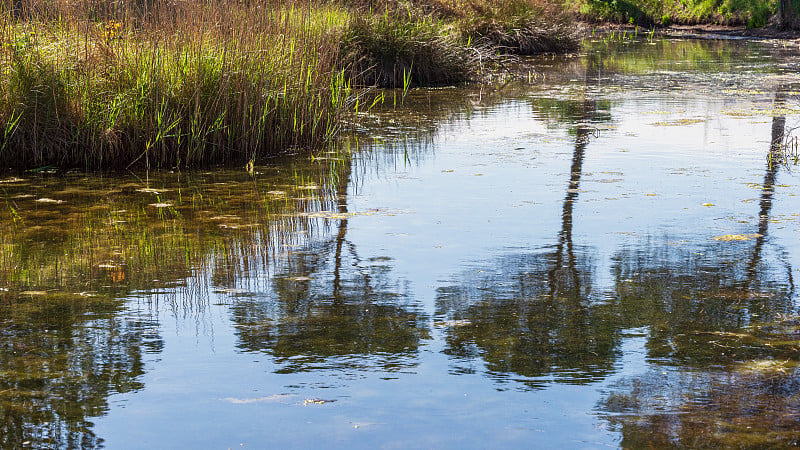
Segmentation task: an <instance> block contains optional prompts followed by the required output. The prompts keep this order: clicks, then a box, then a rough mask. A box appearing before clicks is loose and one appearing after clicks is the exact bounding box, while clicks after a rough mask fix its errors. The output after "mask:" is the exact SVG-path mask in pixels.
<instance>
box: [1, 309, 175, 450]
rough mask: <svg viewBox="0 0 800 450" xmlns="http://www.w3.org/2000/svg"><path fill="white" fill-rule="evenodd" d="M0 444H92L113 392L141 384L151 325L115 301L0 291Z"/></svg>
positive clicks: (154, 342) (152, 339) (151, 345)
mask: <svg viewBox="0 0 800 450" xmlns="http://www.w3.org/2000/svg"><path fill="white" fill-rule="evenodd" d="M0 294H2V295H0V316H2V317H3V320H2V321H0V367H1V368H2V370H1V371H0V447H2V448H23V447H25V448H91V447H96V446H98V445H99V444H100V443H101V442H102V439H100V438H99V437H97V436H96V435H95V434H94V432H93V431H92V422H91V418H92V417H97V416H100V415H102V414H103V413H105V411H106V410H107V409H108V404H107V401H108V397H109V395H111V394H112V393H119V392H129V391H132V390H136V389H141V388H142V384H141V383H140V382H139V381H138V377H139V376H140V375H142V373H143V372H144V364H143V360H142V357H143V353H146V352H157V351H159V350H160V347H161V339H160V337H159V336H158V334H157V325H156V324H155V323H154V322H153V321H152V320H150V319H148V318H147V316H146V315H144V316H138V315H135V316H131V317H123V316H120V315H119V312H120V311H119V309H120V302H118V301H113V300H106V299H102V298H97V297H94V298H87V297H81V296H78V295H72V296H69V295H62V296H53V295H50V296H47V297H45V296H43V295H39V294H10V293H0Z"/></svg>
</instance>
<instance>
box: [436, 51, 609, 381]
mask: <svg viewBox="0 0 800 450" xmlns="http://www.w3.org/2000/svg"><path fill="white" fill-rule="evenodd" d="M601 71H602V64H601V61H600V59H599V58H597V57H590V58H589V59H588V64H587V66H586V72H585V77H586V84H587V91H588V92H587V94H586V95H585V97H584V98H583V99H578V100H574V101H573V102H572V103H570V104H568V105H564V106H563V107H562V108H560V110H561V111H566V112H568V113H569V114H561V119H562V120H563V119H566V120H568V121H569V123H571V124H572V131H573V132H574V136H575V137H574V139H575V141H574V142H575V144H574V148H573V153H572V159H571V161H570V170H569V180H568V184H567V189H566V193H565V196H564V200H563V203H562V209H561V230H560V231H559V233H558V239H557V242H556V244H555V245H553V246H552V247H549V248H547V249H545V250H544V251H540V252H533V253H531V254H520V255H511V256H508V257H505V258H502V259H501V260H500V261H499V262H497V263H496V264H495V265H494V266H493V267H491V268H488V269H486V270H482V271H481V272H482V273H483V275H478V276H469V278H468V280H467V281H466V283H465V284H464V285H460V286H451V287H447V288H441V289H440V291H439V295H438V298H437V315H438V316H442V317H447V318H448V319H450V320H449V321H445V322H443V325H444V326H446V327H447V329H446V331H445V336H446V337H445V339H446V341H447V349H446V350H445V352H446V353H447V354H450V355H452V356H454V357H456V358H458V359H459V360H461V361H462V362H464V363H466V362H468V361H469V360H471V359H473V358H475V357H478V356H479V357H481V358H482V359H483V360H484V361H485V362H486V364H487V369H488V370H489V372H490V373H492V374H493V375H494V376H496V377H498V378H505V377H509V376H514V375H513V374H516V375H520V376H523V377H528V378H538V377H541V376H544V375H549V374H555V375H556V377H557V378H558V379H561V380H565V381H569V382H576V383H580V382H586V381H590V380H594V379H598V378H601V377H603V376H605V375H606V374H608V373H609V371H611V370H612V369H613V363H614V360H615V357H616V352H617V351H616V346H617V339H618V338H617V336H616V333H615V320H613V317H612V316H611V314H612V313H613V309H611V308H609V307H608V306H607V305H605V304H603V303H600V302H593V301H592V299H591V296H592V292H591V278H592V274H593V272H594V262H593V260H592V258H591V251H590V249H587V248H583V247H580V246H575V245H574V242H573V235H572V228H573V210H574V206H575V203H576V201H577V199H578V195H579V193H580V181H581V175H582V172H583V161H584V158H585V153H586V148H587V145H588V144H589V142H590V139H591V138H592V136H593V135H594V134H595V133H596V132H597V131H596V130H597V128H596V124H597V122H598V121H600V120H607V119H608V115H607V114H605V113H604V112H603V111H602V110H600V109H599V108H598V103H597V102H596V101H595V100H594V98H593V97H592V93H591V90H592V89H593V87H594V86H595V85H597V84H598V82H599V79H600V74H601ZM481 269H483V268H481ZM464 366H467V364H464ZM458 370H465V369H463V368H461V369H458ZM466 370H471V369H466ZM526 382H527V383H528V384H529V385H532V386H536V385H537V383H538V381H536V380H530V379H529V380H526Z"/></svg>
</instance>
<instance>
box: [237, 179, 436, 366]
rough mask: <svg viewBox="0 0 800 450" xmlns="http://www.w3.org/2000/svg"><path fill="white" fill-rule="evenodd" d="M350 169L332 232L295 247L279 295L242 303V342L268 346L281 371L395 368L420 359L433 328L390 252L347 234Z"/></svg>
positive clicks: (277, 283)
mask: <svg viewBox="0 0 800 450" xmlns="http://www.w3.org/2000/svg"><path fill="white" fill-rule="evenodd" d="M349 186H350V170H349V169H347V170H345V171H344V172H343V173H342V174H340V178H339V182H338V184H337V186H336V199H337V200H336V201H337V210H336V211H335V214H332V215H331V216H332V218H331V219H330V220H331V222H336V223H337V226H336V228H335V232H334V233H332V234H331V236H330V238H326V239H323V240H318V241H311V242H309V244H308V245H307V246H306V247H304V248H301V249H297V250H294V251H291V252H289V254H288V255H287V256H286V259H285V261H284V264H283V265H282V266H279V267H278V269H277V272H276V273H275V274H274V275H273V276H272V279H273V289H272V291H273V292H274V297H273V298H271V299H269V300H268V301H261V300H257V301H254V302H250V303H242V304H240V305H237V306H236V307H234V320H235V321H236V323H237V327H238V328H239V337H240V344H239V347H240V348H241V349H243V350H245V351H265V352H268V353H269V354H271V355H273V356H274V357H275V358H276V360H277V361H278V363H279V364H281V365H282V368H281V369H280V372H282V373H292V372H298V371H307V370H313V369H317V368H337V369H344V370H347V369H360V370H363V369H369V368H372V369H376V370H385V371H394V370H398V369H401V368H404V367H409V366H413V365H415V364H416V354H417V352H418V348H419V345H420V341H421V340H423V339H425V338H426V337H427V336H428V335H429V330H428V328H427V319H426V317H425V315H424V314H423V313H422V312H421V311H420V310H418V309H417V308H415V307H414V306H413V305H408V304H407V303H408V296H407V295H406V293H405V286H404V284H403V283H402V282H401V281H399V280H396V279H394V278H393V277H392V276H391V266H390V265H389V262H390V260H389V259H388V258H381V257H376V258H368V259H364V258H362V257H361V256H360V255H359V254H358V251H357V248H356V246H355V244H353V243H352V242H350V241H349V240H348V239H347V229H348V225H349V221H350V214H349V212H348V208H347V191H348V187H349Z"/></svg>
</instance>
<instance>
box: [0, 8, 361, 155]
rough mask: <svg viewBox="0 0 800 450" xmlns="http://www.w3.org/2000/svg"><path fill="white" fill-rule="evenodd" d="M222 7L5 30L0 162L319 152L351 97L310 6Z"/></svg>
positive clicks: (29, 21) (41, 16)
mask: <svg viewBox="0 0 800 450" xmlns="http://www.w3.org/2000/svg"><path fill="white" fill-rule="evenodd" d="M227 6H230V5H227ZM227 6H226V5H224V4H204V3H196V4H191V5H188V4H184V5H182V6H179V7H177V8H175V9H174V10H172V9H169V8H171V6H167V5H165V4H164V5H161V4H157V6H156V7H155V8H157V9H156V10H155V11H152V12H150V13H148V14H139V15H137V14H136V12H131V11H126V12H123V13H121V14H119V15H118V14H108V15H106V17H91V15H92V14H91V11H78V12H73V13H74V14H75V15H73V16H68V15H65V13H62V14H59V15H58V16H55V17H54V13H53V12H52V11H49V10H44V11H38V10H33V11H30V12H28V13H27V14H25V15H26V17H25V18H24V19H19V18H14V19H11V20H8V21H7V22H6V24H5V25H4V26H3V28H2V30H1V31H0V33H2V34H1V35H0V40H1V41H2V43H3V46H2V53H0V70H2V72H3V74H4V76H3V77H2V79H0V85H2V92H3V94H2V96H1V97H0V120H2V123H3V124H5V127H4V128H5V130H4V131H5V132H4V133H3V134H2V142H1V143H0V145H2V147H1V148H2V153H0V163H1V164H3V165H5V166H17V167H36V166H41V165H45V164H55V165H58V166H67V167H70V166H74V167H80V168H85V169H94V168H126V167H129V166H131V165H136V166H142V167H148V168H150V167H157V168H172V167H192V166H198V165H207V164H211V163H237V164H238V163H240V162H242V163H243V162H246V161H248V160H251V159H254V158H262V157H265V156H270V155H275V154H278V153H284V152H287V151H293V150H296V149H298V148H313V147H319V146H321V145H323V144H325V143H326V142H328V141H330V139H331V138H332V137H333V136H334V135H335V133H336V130H337V126H338V116H339V115H340V114H341V113H342V112H343V106H346V105H347V103H348V101H349V99H350V96H351V93H350V87H349V83H348V80H347V79H345V78H344V77H343V76H342V74H341V69H340V68H338V66H339V64H338V63H337V62H336V61H337V55H338V47H337V44H336V42H337V40H338V39H337V36H336V33H338V30H339V29H338V28H335V27H332V26H326V25H325V23H324V22H322V20H323V19H325V20H327V19H329V18H327V19H326V18H324V17H323V18H320V17H318V16H320V15H322V14H324V11H323V12H317V11H312V9H311V8H310V7H308V6H306V7H303V8H299V7H292V6H289V7H284V6H281V5H267V4H264V5H258V6H249V7H248V6H242V5H238V4H237V6H235V7H232V8H229V7H227ZM267 6H271V7H267ZM65 8H66V7H65ZM51 9H52V7H51ZM15 14H16V13H14V11H4V15H6V16H7V17H11V16H14V15H15ZM111 17H115V18H111Z"/></svg>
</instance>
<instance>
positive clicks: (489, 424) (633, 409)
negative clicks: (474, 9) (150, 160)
mask: <svg viewBox="0 0 800 450" xmlns="http://www.w3.org/2000/svg"><path fill="white" fill-rule="evenodd" d="M640 37H641V36H640ZM586 44H587V50H586V51H585V52H584V53H583V54H581V55H575V56H569V57H543V58H540V59H538V60H534V61H533V63H534V64H533V66H532V67H534V68H535V71H534V72H532V73H531V74H530V77H523V78H525V79H521V80H515V81H511V82H509V83H508V84H505V85H502V86H494V87H491V88H487V87H483V88H481V87H467V88H450V89H431V90H412V91H410V92H408V93H406V95H403V93H401V92H397V93H393V92H388V93H386V94H387V95H386V97H387V101H386V102H385V103H384V105H383V106H380V107H376V108H375V109H373V110H372V111H370V112H368V113H359V114H358V115H357V116H356V117H354V118H353V120H352V124H351V127H352V129H353V132H352V135H351V136H349V137H348V138H347V139H345V140H344V141H343V142H341V144H340V145H339V147H340V148H339V149H338V150H337V151H332V152H330V153H326V154H322V155H317V156H316V157H314V158H311V159H309V160H305V159H304V160H295V161H288V162H279V161H276V162H274V163H273V164H270V165H263V166H257V167H255V170H254V171H253V172H247V171H246V170H244V169H228V170H213V171H208V172H194V173H182V174H181V173H161V174H149V175H146V174H138V175H134V174H130V175H124V176H113V177H112V176H106V177H100V176H85V175H68V176H58V177H55V176H51V175H46V174H30V175H29V176H28V175H26V176H17V177H5V178H1V179H0V198H2V205H3V207H2V208H0V243H1V244H2V248H3V251H2V254H1V255H0V417H1V419H0V447H3V448H29V447H30V448H79V447H103V446H104V447H107V448H142V447H151V448H308V447H317V446H320V445H324V446H325V447H347V448H353V447H355V448H376V447H377V448H383V447H389V448H394V447H400V448H409V447H410V448H431V447H437V448H486V447H501V448H502V447H525V448H529V447H536V448H605V447H626V448H641V447H656V448H659V447H670V446H672V447H674V446H678V447H764V446H774V447H784V446H789V445H798V442H800V372H798V361H799V360H800V311H798V300H800V299H799V298H798V292H797V289H796V287H795V285H794V281H795V279H796V278H797V277H798V276H799V275H800V240H798V231H800V199H798V197H797V194H798V191H800V179H798V175H797V172H798V167H800V166H798V165H797V164H796V160H795V158H796V155H797V141H796V136H797V132H796V130H797V129H798V127H800V74H799V73H798V68H800V48H797V47H796V44H794V43H793V44H791V45H788V44H784V43H781V42H772V41H716V40H707V41H701V40H648V39H647V38H646V37H644V38H642V39H639V40H635V41H631V40H626V41H624V42H614V43H611V42H609V41H605V42H604V41H603V40H601V39H599V38H598V39H597V40H594V41H591V42H589V41H587V42H586ZM393 99H394V101H393Z"/></svg>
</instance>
